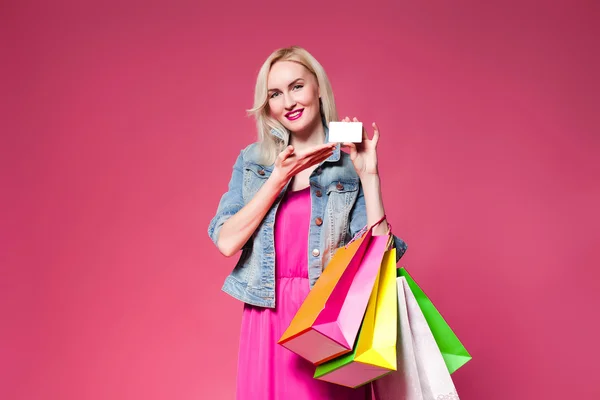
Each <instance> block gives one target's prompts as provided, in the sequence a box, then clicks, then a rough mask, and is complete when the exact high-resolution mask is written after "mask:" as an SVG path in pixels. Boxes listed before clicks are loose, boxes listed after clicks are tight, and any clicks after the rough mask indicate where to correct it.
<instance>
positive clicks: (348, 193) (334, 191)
mask: <svg viewBox="0 0 600 400" xmlns="http://www.w3.org/2000/svg"><path fill="white" fill-rule="evenodd" d="M357 195H358V180H350V179H345V180H338V181H335V182H332V183H330V184H329V185H328V186H327V196H329V199H328V203H329V204H330V207H331V209H332V210H333V211H334V212H348V211H349V210H350V208H351V207H352V205H353V204H354V201H355V200H356V197H357Z"/></svg>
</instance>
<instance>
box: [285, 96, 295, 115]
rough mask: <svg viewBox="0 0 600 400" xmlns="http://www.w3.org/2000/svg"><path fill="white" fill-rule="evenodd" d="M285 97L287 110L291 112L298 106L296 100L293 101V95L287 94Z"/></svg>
mask: <svg viewBox="0 0 600 400" xmlns="http://www.w3.org/2000/svg"><path fill="white" fill-rule="evenodd" d="M284 96H285V109H286V110H288V111H291V110H293V109H294V107H295V106H296V100H294V99H293V97H292V95H291V94H289V93H287V94H285V95H284Z"/></svg>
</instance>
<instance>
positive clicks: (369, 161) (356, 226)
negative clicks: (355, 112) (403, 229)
mask: <svg viewBox="0 0 600 400" xmlns="http://www.w3.org/2000/svg"><path fill="white" fill-rule="evenodd" d="M344 121H347V122H348V121H350V118H348V117H346V118H344ZM354 121H355V122H358V120H357V119H356V118H354ZM373 129H374V133H373V139H371V140H370V139H369V137H368V135H367V132H366V130H365V129H364V127H363V132H362V142H361V143H357V144H355V143H344V147H347V148H348V149H349V150H350V159H351V160H352V163H353V164H354V168H355V169H356V173H357V174H358V176H359V177H360V192H359V194H358V198H357V200H356V204H355V205H354V209H353V210H352V214H351V216H350V218H351V220H350V234H351V235H352V237H354V235H356V233H357V232H359V231H360V230H361V229H362V228H364V227H365V225H368V227H371V226H373V224H375V223H376V222H377V221H379V220H380V219H381V218H382V217H383V216H384V215H385V210H384V208H383V199H382V196H381V181H380V180H379V170H378V168H377V143H378V142H379V137H380V133H379V128H378V127H377V124H375V123H374V122H373ZM387 230H388V223H387V221H385V220H384V221H382V223H381V224H379V225H377V226H376V227H375V228H374V229H373V234H374V235H385V234H386V232H387ZM394 247H396V262H398V260H400V257H402V255H403V254H404V253H405V252H406V248H407V246H406V243H405V242H404V241H403V240H402V239H400V238H398V237H396V236H394Z"/></svg>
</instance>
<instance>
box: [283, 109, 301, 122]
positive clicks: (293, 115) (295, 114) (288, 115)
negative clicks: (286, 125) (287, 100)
mask: <svg viewBox="0 0 600 400" xmlns="http://www.w3.org/2000/svg"><path fill="white" fill-rule="evenodd" d="M303 112H304V108H301V109H300V110H294V111H290V112H289V113H286V114H285V117H286V118H287V119H289V120H290V121H294V120H297V119H298V118H300V117H301V116H302V113H303Z"/></svg>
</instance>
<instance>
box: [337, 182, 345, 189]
mask: <svg viewBox="0 0 600 400" xmlns="http://www.w3.org/2000/svg"><path fill="white" fill-rule="evenodd" d="M335 187H336V188H337V190H344V185H342V184H341V183H338V184H337V185H335Z"/></svg>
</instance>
